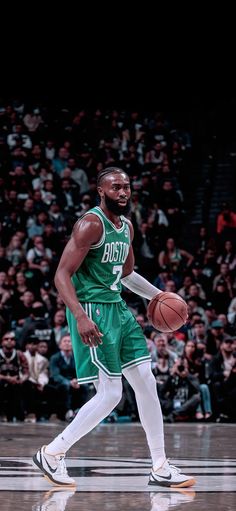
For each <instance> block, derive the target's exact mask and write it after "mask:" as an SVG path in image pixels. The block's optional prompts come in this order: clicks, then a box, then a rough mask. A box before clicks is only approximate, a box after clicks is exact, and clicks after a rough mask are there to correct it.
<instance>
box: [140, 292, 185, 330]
mask: <svg viewBox="0 0 236 511" xmlns="http://www.w3.org/2000/svg"><path fill="white" fill-rule="evenodd" d="M147 316H148V319H149V321H150V322H151V323H152V325H153V326H154V327H155V328H156V329H157V330H159V332H163V333H167V332H175V330H178V329H179V328H180V327H181V326H182V325H184V324H185V323H186V320H187V318H188V306H187V304H186V302H185V301H184V300H183V298H181V296H179V295H177V294H176V293H169V292H163V293H159V294H158V295H156V296H154V297H153V298H152V300H151V301H150V302H149V304H148V308H147Z"/></svg>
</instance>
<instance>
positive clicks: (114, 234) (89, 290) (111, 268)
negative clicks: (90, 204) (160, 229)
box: [72, 206, 130, 303]
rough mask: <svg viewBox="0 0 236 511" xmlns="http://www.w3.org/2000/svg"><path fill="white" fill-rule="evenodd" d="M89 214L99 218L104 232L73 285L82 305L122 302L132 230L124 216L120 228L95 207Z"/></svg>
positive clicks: (81, 267) (91, 249) (76, 275)
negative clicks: (122, 286) (84, 303)
mask: <svg viewBox="0 0 236 511" xmlns="http://www.w3.org/2000/svg"><path fill="white" fill-rule="evenodd" d="M88 213H93V214H94V215H96V216H98V217H99V218H100V220H101V222H102V226H103V233H102V236H101V239H100V240H99V242H98V243H97V244H96V245H92V246H91V247H90V250H89V252H88V254H87V255H86V257H85V259H84V261H83V263H82V265H81V266H80V268H79V269H78V270H77V271H76V272H75V274H74V275H73V276H72V283H73V285H74V287H75V290H76V294H77V296H78V299H79V301H80V302H93V303H115V302H120V301H121V299H122V298H121V296H120V292H121V282H120V279H121V276H122V271H123V265H124V263H125V261H126V258H127V256H128V253H129V248H130V229H129V225H128V222H127V220H126V218H125V217H123V216H122V217H121V222H122V226H121V227H120V228H119V229H117V228H116V227H115V225H114V224H113V223H112V222H111V221H110V220H109V219H108V218H107V217H106V215H105V213H104V212H103V211H102V209H101V208H99V207H98V206H96V207H95V208H92V209H90V210H89V211H88V212H87V213H86V215H87V214H88Z"/></svg>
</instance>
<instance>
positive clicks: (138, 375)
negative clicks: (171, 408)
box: [123, 361, 166, 466]
mask: <svg viewBox="0 0 236 511" xmlns="http://www.w3.org/2000/svg"><path fill="white" fill-rule="evenodd" d="M123 374H124V376H125V378H126V379H127V380H128V382H129V384H130V385H131V387H132V388H133V390H134V392H135V397H136V401H137V407H138V412H139V417H140V421H141V424H142V426H143V428H144V431H145V433H146V436H147V442H148V445H149V448H150V452H151V456H152V461H153V465H154V466H158V465H161V464H162V463H163V461H164V460H165V459H166V455H165V447H164V431H163V418H162V412H161V407H160V402H159V398H158V395H157V388H156V380H155V378H154V376H153V374H152V371H151V363H150V362H149V361H146V362H143V363H142V364H139V365H134V366H131V367H129V368H126V369H123Z"/></svg>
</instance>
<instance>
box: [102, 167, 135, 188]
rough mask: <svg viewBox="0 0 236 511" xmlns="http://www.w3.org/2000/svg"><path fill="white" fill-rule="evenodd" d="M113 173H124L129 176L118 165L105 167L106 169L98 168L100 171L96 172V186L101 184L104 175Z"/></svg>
mask: <svg viewBox="0 0 236 511" xmlns="http://www.w3.org/2000/svg"><path fill="white" fill-rule="evenodd" d="M114 173H118V174H126V175H127V177H128V178H129V176H128V174H127V172H125V171H124V170H123V169H120V168H119V167H107V168H106V169H103V170H100V172H99V173H98V176H97V186H100V185H101V182H102V180H103V179H104V177H106V176H108V174H114Z"/></svg>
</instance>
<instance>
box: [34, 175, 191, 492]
mask: <svg viewBox="0 0 236 511" xmlns="http://www.w3.org/2000/svg"><path fill="white" fill-rule="evenodd" d="M97 184H98V193H99V195H100V199H101V202H100V206H99V207H97V206H96V207H95V208H93V209H91V210H89V211H88V212H87V213H86V214H85V215H84V216H83V217H82V218H81V219H80V220H78V222H77V223H76V224H75V226H74V229H73V232H72V236H71V239H70V240H69V242H68V244H67V245H66V247H65V249H64V252H63V254H62V257H61V260H60V262H59V265H58V269H57V272H56V276H55V285H56V287H57V289H58V291H59V294H60V296H61V298H62V299H63V301H64V302H65V304H66V306H67V320H68V324H69V328H70V333H71V338H72V344H73V350H74V356H75V360H76V370H77V378H78V382H79V383H80V384H81V383H88V382H93V383H94V385H95V387H96V391H97V392H96V395H95V396H94V397H93V398H92V399H90V401H88V402H87V403H86V404H85V405H84V406H83V407H82V408H81V409H80V410H79V412H78V413H77V415H76V417H75V418H74V420H73V421H72V422H71V423H70V424H69V425H68V426H67V427H66V428H65V429H64V431H63V432H62V433H61V434H59V435H58V436H57V437H56V438H55V439H54V440H52V442H51V443H49V444H48V445H46V446H43V447H42V448H41V449H39V451H38V452H37V453H36V454H35V456H34V458H33V459H34V462H35V464H36V465H37V466H38V467H39V468H40V469H41V470H42V472H43V473H44V475H46V476H47V478H49V480H50V481H51V482H53V483H54V484H58V485H67V486H70V485H75V481H74V480H73V479H72V478H71V477H69V475H68V473H67V469H66V465H65V453H66V452H67V451H68V450H69V449H70V447H71V446H72V445H73V444H74V443H75V442H77V441H78V440H80V438H82V437H83V436H84V435H86V434H87V433H88V432H89V431H91V430H92V429H93V428H94V427H95V426H96V425H97V424H99V423H100V422H101V421H102V420H103V419H104V418H105V417H106V416H107V415H108V414H109V413H110V412H111V411H112V410H113V409H114V408H115V407H116V405H117V404H118V403H119V401H120V399H121V395H122V383H121V376H122V373H123V374H124V376H125V377H126V379H127V380H128V382H129V383H130V385H131V386H132V387H133V389H134V392H135V396H136V400H137V406H138V410H139V416H140V421H141V423H142V426H143V428H144V430H145V433H146V437H147V442H148V445H149V449H150V453H151V457H152V463H153V468H152V470H151V473H150V478H149V484H151V485H157V486H169V487H185V486H192V485H193V484H194V483H195V480H194V479H193V478H192V477H189V476H187V475H184V474H182V473H181V472H180V470H179V469H177V468H176V467H174V466H173V465H170V464H169V463H168V461H167V459H166V454H165V449H164V436H163V420H162V413H161V408H160V403H159V399H158V396H157V391H156V381H155V378H154V376H153V374H152V371H151V363H150V356H149V353H148V349H147V345H146V340H145V337H144V335H143V332H142V330H141V327H140V326H139V324H138V323H137V321H136V320H135V318H134V317H133V315H132V314H131V312H130V311H129V309H128V307H127V305H126V303H125V302H124V301H123V300H122V298H121V296H120V292H121V284H124V285H125V286H126V287H127V288H129V289H130V290H131V291H133V292H134V293H137V294H139V295H140V296H143V297H145V298H147V299H149V300H150V299H151V298H152V297H153V296H155V295H156V294H157V293H158V292H161V291H160V290H158V289H157V288H156V287H154V286H153V285H151V284H150V283H149V282H148V281H147V280H145V279H144V278H143V277H141V276H140V275H138V274H137V273H135V272H134V271H133V268H134V256H133V250H132V246H131V243H132V239H133V227H132V225H131V223H130V221H129V220H127V219H126V218H125V216H123V215H126V214H127V213H128V211H129V207H130V195H131V191H130V181H129V177H128V175H127V174H126V173H125V172H123V171H122V170H121V169H119V168H116V167H110V168H107V169H105V170H102V171H101V172H100V173H99V174H98V183H97Z"/></svg>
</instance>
